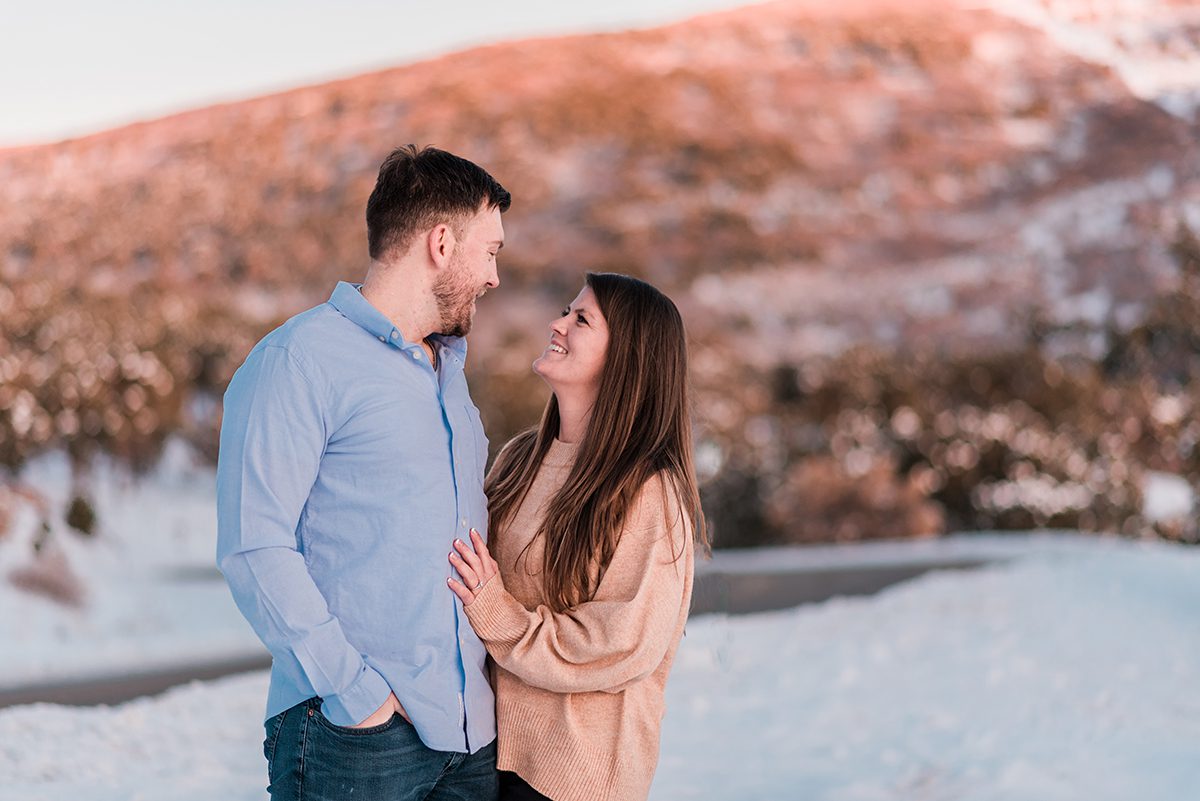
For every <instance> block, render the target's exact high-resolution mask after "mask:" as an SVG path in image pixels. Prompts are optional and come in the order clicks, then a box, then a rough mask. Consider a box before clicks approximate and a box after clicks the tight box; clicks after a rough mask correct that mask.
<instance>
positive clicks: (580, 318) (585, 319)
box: [575, 314, 587, 325]
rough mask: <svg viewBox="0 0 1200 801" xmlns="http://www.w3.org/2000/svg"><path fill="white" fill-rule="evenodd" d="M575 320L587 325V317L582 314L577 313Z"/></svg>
mask: <svg viewBox="0 0 1200 801" xmlns="http://www.w3.org/2000/svg"><path fill="white" fill-rule="evenodd" d="M575 321H576V322H580V323H583V324H584V325H587V318H586V317H584V316H583V315H582V314H577V315H575Z"/></svg>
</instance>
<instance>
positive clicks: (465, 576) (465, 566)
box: [450, 551, 483, 589]
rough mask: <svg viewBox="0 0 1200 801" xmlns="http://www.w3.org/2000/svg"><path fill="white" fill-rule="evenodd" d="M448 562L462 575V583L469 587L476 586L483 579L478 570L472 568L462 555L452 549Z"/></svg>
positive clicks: (473, 587)
mask: <svg viewBox="0 0 1200 801" xmlns="http://www.w3.org/2000/svg"><path fill="white" fill-rule="evenodd" d="M450 564H452V565H454V569H455V570H457V571H458V575H460V576H462V580H463V583H464V584H466V585H467V586H468V587H470V588H471V589H475V588H476V587H478V586H479V582H481V581H482V580H483V576H482V575H480V571H478V570H477V569H475V568H473V567H472V566H471V565H470V564H469V563H468V562H467V561H466V560H465V559H463V558H462V556H460V555H459V554H457V553H455V552H453V551H451V552H450Z"/></svg>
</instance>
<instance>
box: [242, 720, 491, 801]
mask: <svg viewBox="0 0 1200 801" xmlns="http://www.w3.org/2000/svg"><path fill="white" fill-rule="evenodd" d="M265 726H266V731H267V738H266V740H265V741H264V742H263V753H264V754H265V755H266V757H267V775H268V776H269V777H270V782H271V784H270V786H269V787H268V788H267V789H268V790H269V791H270V793H271V799H272V801H348V800H349V799H353V801H496V794H497V791H498V779H497V775H496V743H495V742H492V743H490V744H489V745H487V746H486V747H484V748H481V749H480V750H479V751H476V752H475V753H474V754H460V753H456V752H450V751H434V750H433V749H431V748H427V747H426V746H425V744H424V743H422V742H421V738H420V737H418V736H417V731H416V729H414V728H413V727H412V725H411V724H409V722H408V721H406V720H405V719H404V718H402V717H400V715H392V719H391V720H389V721H388V722H387V723H384V724H381V725H379V726H372V727H370V728H366V729H351V728H347V727H345V726H337V725H334V724H333V723H330V722H329V721H328V720H327V719H326V718H325V716H324V715H322V714H321V699H319V698H310V699H309V700H307V701H304V702H303V703H300V704H297V705H296V706H294V707H292V708H291V709H288V710H286V711H284V712H281V713H279V714H278V715H276V716H275V717H273V718H271V719H270V720H268V721H267V722H266V724H265Z"/></svg>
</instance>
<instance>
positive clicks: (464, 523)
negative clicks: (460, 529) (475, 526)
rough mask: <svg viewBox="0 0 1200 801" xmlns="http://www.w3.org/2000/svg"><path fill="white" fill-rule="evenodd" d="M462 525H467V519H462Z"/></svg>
mask: <svg viewBox="0 0 1200 801" xmlns="http://www.w3.org/2000/svg"><path fill="white" fill-rule="evenodd" d="M462 524H463V525H464V526H465V525H466V524H467V518H465V517H464V518H463V519H462Z"/></svg>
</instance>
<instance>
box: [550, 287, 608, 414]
mask: <svg viewBox="0 0 1200 801" xmlns="http://www.w3.org/2000/svg"><path fill="white" fill-rule="evenodd" d="M607 351H608V323H607V322H606V321H605V319H604V315H603V314H601V313H600V304H599V303H597V302H596V295H595V294H594V293H593V292H592V288H591V287H589V286H585V287H584V288H583V291H581V292H580V293H579V295H578V296H577V297H576V298H575V300H573V301H571V305H570V306H568V307H567V308H566V309H564V310H563V312H562V314H561V315H560V316H559V317H558V319H556V320H555V321H554V322H552V323H551V324H550V342H549V344H547V345H546V349H545V350H544V351H542V355H541V356H539V357H538V358H537V360H536V361H535V362H534V363H533V371H534V372H535V373H537V374H538V375H540V376H541V377H542V379H543V380H544V381H545V382H546V383H547V384H549V385H550V388H551V389H552V390H554V392H555V393H556V394H558V395H559V399H560V400H561V399H562V397H561V396H562V393H564V392H572V393H586V394H590V395H591V396H592V397H594V396H595V395H596V393H597V392H598V391H599V388H600V371H601V369H602V368H603V367H604V355H605V353H606V352H607Z"/></svg>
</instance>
